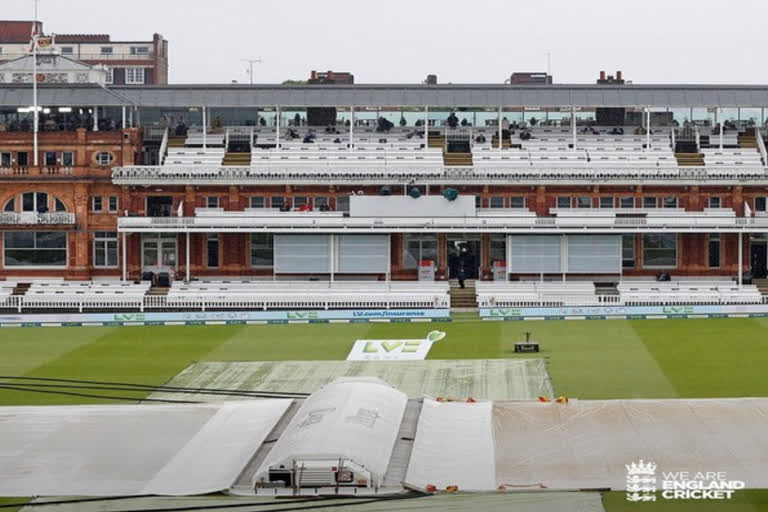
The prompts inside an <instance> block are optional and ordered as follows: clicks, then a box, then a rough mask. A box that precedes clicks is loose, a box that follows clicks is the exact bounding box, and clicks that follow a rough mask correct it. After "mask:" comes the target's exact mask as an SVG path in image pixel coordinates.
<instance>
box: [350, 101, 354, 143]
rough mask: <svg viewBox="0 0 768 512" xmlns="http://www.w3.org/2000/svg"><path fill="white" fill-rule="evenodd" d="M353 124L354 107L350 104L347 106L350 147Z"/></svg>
mask: <svg viewBox="0 0 768 512" xmlns="http://www.w3.org/2000/svg"><path fill="white" fill-rule="evenodd" d="M354 126H355V107H354V106H352V107H350V108H349V147H350V148H352V144H354V142H353V140H354V139H353V138H352V131H353V128H354Z"/></svg>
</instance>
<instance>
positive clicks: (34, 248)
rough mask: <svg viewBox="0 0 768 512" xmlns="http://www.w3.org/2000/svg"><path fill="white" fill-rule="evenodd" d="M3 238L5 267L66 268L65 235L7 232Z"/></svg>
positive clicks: (56, 233) (60, 233)
mask: <svg viewBox="0 0 768 512" xmlns="http://www.w3.org/2000/svg"><path fill="white" fill-rule="evenodd" d="M3 236H4V239H3V241H4V244H3V247H4V251H3V252H4V254H3V263H4V264H5V266H6V267H66V266H67V234H66V233H62V232H41V231H38V232H35V231H9V232H6V233H4V235H3Z"/></svg>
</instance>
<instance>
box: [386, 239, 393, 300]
mask: <svg viewBox="0 0 768 512" xmlns="http://www.w3.org/2000/svg"><path fill="white" fill-rule="evenodd" d="M391 284H392V233H389V234H388V235H387V287H388V288H389V287H390V286H391Z"/></svg>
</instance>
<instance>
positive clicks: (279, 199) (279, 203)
mask: <svg viewBox="0 0 768 512" xmlns="http://www.w3.org/2000/svg"><path fill="white" fill-rule="evenodd" d="M269 201H270V205H271V206H272V208H279V209H282V208H283V206H285V198H284V197H283V196H272V197H270V198H269Z"/></svg>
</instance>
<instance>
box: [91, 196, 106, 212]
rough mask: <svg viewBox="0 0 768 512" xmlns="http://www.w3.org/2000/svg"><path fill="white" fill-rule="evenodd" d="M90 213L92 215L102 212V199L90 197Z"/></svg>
mask: <svg viewBox="0 0 768 512" xmlns="http://www.w3.org/2000/svg"><path fill="white" fill-rule="evenodd" d="M97 201H98V204H99V208H98V209H97V208H96V202H97ZM91 211H92V212H94V213H101V212H103V211H104V199H103V198H102V197H101V196H91Z"/></svg>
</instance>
